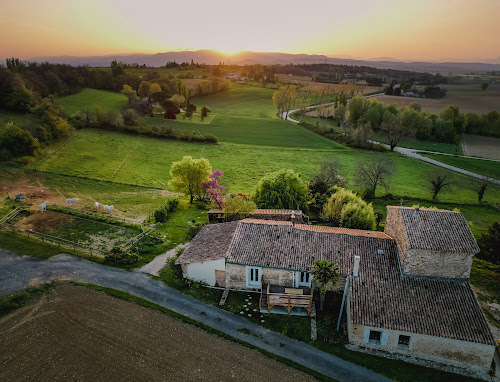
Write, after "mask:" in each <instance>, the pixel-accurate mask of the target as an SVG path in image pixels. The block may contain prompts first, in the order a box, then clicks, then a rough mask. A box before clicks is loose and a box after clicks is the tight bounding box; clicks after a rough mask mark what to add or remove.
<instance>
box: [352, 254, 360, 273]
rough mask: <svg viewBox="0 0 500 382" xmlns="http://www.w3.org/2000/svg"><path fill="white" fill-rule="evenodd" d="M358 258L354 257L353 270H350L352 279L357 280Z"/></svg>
mask: <svg viewBox="0 0 500 382" xmlns="http://www.w3.org/2000/svg"><path fill="white" fill-rule="evenodd" d="M359 260H360V257H359V256H354V268H353V269H352V277H354V278H358V277H359Z"/></svg>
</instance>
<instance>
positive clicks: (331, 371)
mask: <svg viewBox="0 0 500 382" xmlns="http://www.w3.org/2000/svg"><path fill="white" fill-rule="evenodd" d="M54 279H71V280H77V281H83V282H89V283H93V284H98V285H103V286H106V287H110V288H115V289H118V290H122V291H125V292H128V293H131V294H133V295H136V296H138V297H142V298H144V299H147V300H149V301H152V302H154V303H156V304H158V305H161V306H164V307H165V308H168V309H171V310H173V311H175V312H177V313H179V314H182V315H184V316H187V317H189V318H192V319H193V320H195V321H198V322H201V323H203V324H205V325H207V326H209V327H212V328H214V329H216V330H219V331H221V332H223V333H226V334H227V335H229V336H231V337H232V338H236V339H238V340H241V341H243V342H246V343H249V344H251V345H253V346H256V347H258V348H261V349H263V350H266V351H268V352H270V353H273V354H276V355H278V356H281V357H284V358H287V359H290V360H292V361H294V362H296V363H298V364H301V365H304V366H306V367H308V368H310V369H312V370H315V371H317V372H318V373H321V374H324V375H327V376H330V377H332V378H334V379H336V380H338V381H346V382H354V381H364V382H371V381H373V382H375V381H389V379H387V378H385V377H382V376H381V375H379V374H376V373H375V372H373V371H371V370H368V369H366V368H364V367H361V366H359V365H356V364H353V363H351V362H347V361H345V360H343V359H340V358H338V357H335V356H333V355H331V354H328V353H325V352H323V351H321V350H318V349H316V348H314V347H312V346H309V345H306V344H304V343H303V342H299V341H296V340H292V339H290V338H289V337H287V336H284V335H282V334H280V333H277V332H273V331H271V330H269V329H265V328H263V327H261V326H259V325H256V324H253V323H251V322H250V321H248V320H246V319H244V318H243V317H239V316H237V315H234V314H232V313H229V312H227V311H224V310H221V309H219V308H216V307H214V306H211V305H207V304H204V303H202V302H200V301H198V300H195V299H193V298H191V297H189V296H186V295H184V294H182V293H180V292H178V291H176V290H173V289H171V288H169V287H168V286H166V285H165V284H164V283H163V282H161V281H159V280H154V279H151V277H150V276H148V275H146V274H144V273H141V272H127V271H125V270H122V269H116V268H111V267H105V266H101V265H98V264H95V263H91V262H89V261H86V260H81V259H78V258H75V257H72V256H67V255H58V256H54V257H51V258H50V259H48V260H41V259H38V258H34V257H29V256H18V255H15V254H13V253H11V252H8V251H5V250H0V296H1V295H6V294H12V293H14V292H17V291H20V290H24V289H25V288H26V286H28V285H29V284H30V283H34V282H38V283H41V282H47V281H50V280H54ZM122 319H124V320H128V319H130V318H129V316H123V317H122ZM273 378H274V377H273Z"/></svg>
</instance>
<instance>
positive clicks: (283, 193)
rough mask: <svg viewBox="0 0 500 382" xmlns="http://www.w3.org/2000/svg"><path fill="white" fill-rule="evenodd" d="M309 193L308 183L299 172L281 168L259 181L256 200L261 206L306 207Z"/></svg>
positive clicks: (292, 208)
mask: <svg viewBox="0 0 500 382" xmlns="http://www.w3.org/2000/svg"><path fill="white" fill-rule="evenodd" d="M307 193H308V192H307V184H306V182H304V181H302V179H301V178H300V175H299V174H297V173H295V172H294V171H292V170H281V171H277V172H274V173H272V174H269V175H266V176H265V177H263V178H262V179H261V180H260V181H259V183H258V184H257V189H256V191H255V195H254V200H255V202H256V204H257V206H259V208H278V209H290V210H294V209H297V208H298V209H304V208H305V207H306V202H307Z"/></svg>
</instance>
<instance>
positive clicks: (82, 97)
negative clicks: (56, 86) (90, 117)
mask: <svg viewBox="0 0 500 382" xmlns="http://www.w3.org/2000/svg"><path fill="white" fill-rule="evenodd" d="M57 101H58V102H59V103H60V104H61V105H62V107H63V108H64V111H65V112H66V113H67V114H68V115H70V116H74V115H75V114H76V112H77V111H78V110H80V109H82V108H87V109H89V110H90V111H94V108H95V107H96V106H99V107H100V108H101V110H102V112H103V113H108V112H111V111H113V112H119V111H121V110H122V109H123V108H124V107H125V105H127V102H128V99H127V96H125V95H123V94H120V93H116V92H110V91H105V90H96V89H83V90H82V91H81V92H79V93H76V94H73V95H69V96H64V97H60V98H58V99H57Z"/></svg>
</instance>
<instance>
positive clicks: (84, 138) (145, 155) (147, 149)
mask: <svg viewBox="0 0 500 382" xmlns="http://www.w3.org/2000/svg"><path fill="white" fill-rule="evenodd" d="M184 155H191V156H193V157H194V158H200V157H204V158H207V159H209V160H210V162H211V164H212V167H213V168H214V169H220V170H222V171H223V172H224V173H225V175H224V178H225V180H226V182H227V183H228V184H229V189H230V191H231V192H246V193H251V192H253V190H254V189H255V185H256V183H257V181H258V180H259V179H260V178H261V177H262V176H264V175H265V174H268V173H269V172H272V171H276V170H279V169H282V168H291V169H293V170H295V171H297V172H300V173H301V174H302V176H303V177H304V179H306V180H309V179H310V178H311V177H312V175H314V173H316V172H317V171H318V170H319V167H320V164H321V161H322V160H329V159H333V158H337V159H338V160H339V161H340V163H341V164H342V165H343V166H344V169H345V175H346V178H347V180H348V181H349V182H350V184H352V185H354V180H355V177H356V164H357V163H358V162H359V161H364V162H369V161H372V160H374V159H376V158H378V157H379V156H381V155H382V156H385V157H387V158H388V159H390V160H391V161H392V162H393V163H394V166H395V175H394V177H393V181H392V182H391V184H392V185H391V187H390V189H389V190H388V192H391V193H392V194H395V195H401V196H406V195H412V196H413V197H416V198H423V199H429V197H430V196H431V193H430V191H429V190H428V189H427V184H426V183H425V181H424V179H426V177H427V175H428V174H429V173H431V172H432V171H434V170H435V167H434V166H433V165H431V164H428V163H425V162H422V161H419V160H417V159H412V158H407V157H404V156H402V155H400V154H398V153H390V152H387V153H382V154H381V153H377V152H372V151H368V150H357V149H348V148H338V149H335V148H332V149H329V150H326V149H323V150H318V149H299V148H293V147H291V148H285V147H280V148H276V147H268V146H267V147H266V146H256V145H243V144H231V143H222V144H219V145H203V144H197V143H186V142H177V141H167V140H157V139H153V138H145V137H133V136H130V135H126V134H121V133H111V132H103V131H98V130H80V131H78V132H77V133H76V136H75V139H73V140H72V141H71V142H69V143H68V144H67V145H66V146H64V147H63V148H62V149H61V150H60V151H59V152H58V153H56V154H55V155H54V156H52V157H51V158H49V159H48V160H46V161H45V162H44V163H43V164H42V165H41V166H40V167H39V170H41V171H43V172H50V173H55V174H64V175H70V176H77V177H83V178H92V179H98V180H105V181H114V182H120V183H127V184H135V183H137V184H138V185H141V186H146V187H157V188H167V187H168V185H167V184H168V181H169V180H170V175H169V169H170V166H171V163H172V162H173V161H176V160H180V159H181V158H182V156H184ZM449 174H450V179H452V180H453V181H454V182H455V183H456V185H454V186H453V187H451V188H450V189H448V190H446V191H444V192H443V193H442V195H440V199H441V200H442V201H452V202H461V203H467V202H475V200H476V196H475V194H474V192H473V191H470V190H468V189H466V188H465V185H466V184H471V183H474V182H476V180H475V179H472V178H470V177H467V176H465V175H461V174H456V173H452V172H449ZM494 190H496V188H495V189H494ZM380 192H383V190H380ZM487 200H488V201H489V202H491V203H498V202H500V193H499V192H495V193H491V194H490V196H488V197H487Z"/></svg>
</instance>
